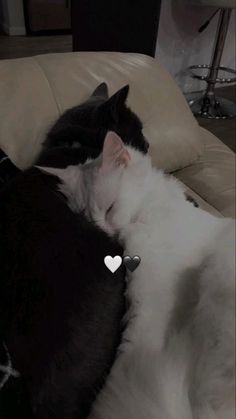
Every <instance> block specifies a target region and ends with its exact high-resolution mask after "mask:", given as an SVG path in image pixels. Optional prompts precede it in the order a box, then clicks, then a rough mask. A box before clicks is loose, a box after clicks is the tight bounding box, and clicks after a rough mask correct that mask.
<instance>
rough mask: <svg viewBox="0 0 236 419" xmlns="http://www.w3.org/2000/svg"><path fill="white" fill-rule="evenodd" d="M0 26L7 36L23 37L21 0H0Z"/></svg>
mask: <svg viewBox="0 0 236 419" xmlns="http://www.w3.org/2000/svg"><path fill="white" fill-rule="evenodd" d="M0 4H1V6H0V9H1V13H0V26H1V28H2V29H3V31H4V32H6V33H7V34H8V35H25V33H26V30H25V20H24V12H23V0H0Z"/></svg>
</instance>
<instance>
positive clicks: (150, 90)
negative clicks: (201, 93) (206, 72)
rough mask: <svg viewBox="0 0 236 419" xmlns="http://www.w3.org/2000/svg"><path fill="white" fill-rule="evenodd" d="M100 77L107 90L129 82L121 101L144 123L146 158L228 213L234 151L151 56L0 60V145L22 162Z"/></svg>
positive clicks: (232, 193) (231, 208)
mask: <svg viewBox="0 0 236 419" xmlns="http://www.w3.org/2000/svg"><path fill="white" fill-rule="evenodd" d="M102 81H106V82H107V84H108V86H109V91H110V94H111V93H113V92H114V91H116V90H117V89H119V88H120V87H122V86H123V85H125V84H127V83H128V84H130V95H129V99H128V104H129V105H130V106H131V108H132V109H133V110H134V111H135V112H137V114H138V115H139V116H140V117H141V119H142V121H143V124H144V131H145V135H146V136H147V138H148V139H149V141H150V143H151V147H150V153H151V156H152V160H153V164H154V165H155V166H157V167H160V168H163V169H165V170H166V171H168V172H172V173H173V174H174V176H176V177H177V178H178V179H180V180H181V181H182V182H183V183H184V184H185V185H186V187H187V188H189V189H190V190H191V194H192V195H193V196H194V197H195V198H196V199H197V200H198V202H199V203H200V205H201V206H202V207H203V208H205V209H206V210H209V211H211V212H213V213H215V214H218V215H224V216H231V217H234V216H235V154H234V153H233V152H232V151H231V150H229V149H228V148H227V147H226V146H225V145H224V144H223V143H222V142H221V141H220V140H219V139H217V138H216V137H215V136H214V135H212V134H211V133H209V132H208V131H206V130H204V129H202V128H200V127H199V126H198V123H197V122H196V120H195V119H194V117H193V116H192V114H191V112H190V110H189V108H188V105H187V103H186V101H185V99H184V97H183V95H182V93H181V92H180V90H179V88H178V87H177V85H176V83H175V82H174V80H173V79H172V78H171V77H170V75H169V74H168V73H167V71H166V70H164V69H163V68H162V67H161V65H160V64H159V63H158V62H156V61H154V60H153V59H152V58H150V57H146V56H143V55H139V54H121V53H103V52H102V53H100V52H98V53H92V52H87V53H66V54H48V55H41V56H36V57H32V58H23V59H16V60H3V61H0V147H1V148H2V149H3V150H4V151H5V152H6V153H8V155H9V156H10V157H11V158H12V160H13V161H14V162H15V163H16V164H17V165H18V166H19V167H20V168H22V169H24V168H27V167H29V166H30V165H31V164H32V163H33V162H34V159H35V157H36V156H37V155H38V153H39V151H40V148H41V144H42V141H43V139H44V137H45V133H46V131H47V129H48V127H49V126H50V124H52V122H54V121H55V120H56V118H58V116H59V115H60V114H61V113H62V112H63V111H64V110H65V109H67V108H69V107H71V106H73V105H76V104H78V103H80V102H82V101H83V100H85V99H86V98H87V97H88V96H89V95H90V93H91V92H92V90H93V89H94V88H95V87H96V86H97V85H98V84H99V83H100V82H102Z"/></svg>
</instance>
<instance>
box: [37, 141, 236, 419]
mask: <svg viewBox="0 0 236 419" xmlns="http://www.w3.org/2000/svg"><path fill="white" fill-rule="evenodd" d="M43 170H47V171H48V172H50V173H52V174H55V175H57V176H59V177H60V178H61V180H62V184H61V185H60V190H61V191H62V192H63V193H64V194H65V195H66V196H67V198H68V204H69V205H70V207H71V209H72V210H73V211H81V210H85V212H86V214H87V216H88V217H89V218H91V219H93V220H94V221H95V222H96V223H97V224H98V225H99V226H100V227H101V228H103V229H104V230H105V231H107V232H108V233H109V234H115V233H118V234H119V236H120V238H121V240H122V241H123V243H124V247H125V253H126V254H129V255H131V256H133V255H139V256H140V257H141V264H140V265H139V267H138V268H137V269H136V270H135V271H134V272H133V273H132V274H128V284H127V299H128V300H129V302H130V306H129V311H128V313H127V316H126V319H125V320H126V322H127V327H126V330H125V332H124V334H123V343H122V345H121V347H120V352H119V355H118V357H117V359H116V362H115V364H114V366H113V368H112V370H111V373H110V375H109V377H108V379H107V382H106V384H105V386H104V389H103V390H102V392H101V393H100V394H99V395H98V397H97V400H96V402H95V404H94V408H93V411H92V414H91V419H193V418H194V419H216V418H217V419H233V418H234V417H235V414H234V413H235V409H234V407H235V406H234V404H235V403H234V397H235V388H234V384H235V379H234V361H235V352H234V351H235V342H234V340H235V323H234V321H235V224H234V221H233V220H230V219H223V218H217V217H214V216H212V215H210V214H208V213H207V212H205V211H202V210H200V209H198V208H195V207H194V206H193V205H192V204H191V203H189V202H188V201H186V198H185V195H184V190H183V188H182V186H180V184H179V183H178V182H177V181H176V180H175V179H173V178H172V177H169V176H166V175H164V174H163V173H162V172H161V171H157V170H155V169H154V168H152V166H151V162H150V159H149V157H148V156H144V155H143V154H141V153H139V152H138V151H136V150H134V149H132V148H130V147H125V146H124V144H123V142H122V140H121V139H120V138H119V137H118V136H117V135H116V134H114V133H108V134H107V136H106V139H105V142H104V148H103V153H102V156H100V158H98V159H97V160H94V161H90V162H87V163H86V164H85V165H83V166H77V167H75V166H70V167H68V168H67V169H59V170H57V169H43Z"/></svg>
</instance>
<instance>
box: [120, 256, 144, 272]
mask: <svg viewBox="0 0 236 419" xmlns="http://www.w3.org/2000/svg"><path fill="white" fill-rule="evenodd" d="M123 262H124V265H125V266H126V268H127V269H129V271H130V272H134V271H135V269H137V267H138V265H139V264H140V262H141V259H140V257H139V256H133V257H132V258H131V257H130V256H124V257H123Z"/></svg>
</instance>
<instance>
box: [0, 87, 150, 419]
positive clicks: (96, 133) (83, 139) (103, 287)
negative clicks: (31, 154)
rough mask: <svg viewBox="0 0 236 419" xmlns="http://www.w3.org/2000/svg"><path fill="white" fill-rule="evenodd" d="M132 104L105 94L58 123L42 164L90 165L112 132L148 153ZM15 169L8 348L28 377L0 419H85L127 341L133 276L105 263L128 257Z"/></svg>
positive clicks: (2, 309) (45, 181)
mask: <svg viewBox="0 0 236 419" xmlns="http://www.w3.org/2000/svg"><path fill="white" fill-rule="evenodd" d="M127 95H128V86H125V87H124V88H122V89H121V90H120V91H118V92H116V93H115V94H114V95H113V96H112V97H110V98H108V93H107V87H106V85H105V84H102V85H101V86H100V87H99V88H98V89H96V91H95V92H94V94H93V95H92V97H91V98H90V99H89V100H88V101H87V102H86V103H85V104H82V105H80V106H78V107H75V108H73V109H71V110H69V111H67V112H66V113H65V114H64V115H62V116H61V118H60V119H59V121H57V122H56V123H55V125H54V126H53V127H52V128H51V130H50V132H49V134H48V139H47V141H46V143H45V146H44V150H43V152H42V154H41V156H40V158H39V159H38V163H40V164H51V165H55V166H60V165H61V166H67V165H68V163H72V164H75V163H79V162H80V163H83V162H84V161H85V160H86V159H87V158H88V157H95V156H97V155H98V154H99V153H100V152H101V150H102V146H103V141H104V137H105V135H106V132H107V131H108V130H109V129H111V128H112V129H114V130H115V131H117V133H120V134H121V135H122V136H123V138H124V139H125V141H126V142H127V144H132V145H134V146H135V147H136V148H137V149H139V150H140V151H141V152H146V150H147V147H148V144H147V141H146V140H145V138H144V136H143V133H142V124H141V122H140V121H139V119H138V117H137V116H136V115H135V114H134V113H132V111H131V110H130V109H128V108H127V106H126V104H125V101H126V98H127ZM71 146H73V147H74V148H71ZM4 157H5V156H4ZM4 161H5V160H4ZM8 163H9V164H10V162H8ZM8 169H9V170H12V169H13V168H12V167H10V166H8V167H4V173H3V174H4V179H5V180H4V182H3V184H2V186H1V195H0V241H1V242H0V269H1V271H0V275H1V276H0V341H1V342H4V347H5V345H6V347H7V349H8V351H9V354H10V356H11V361H12V365H13V368H14V369H16V370H17V371H18V372H19V373H20V377H18V378H14V377H13V376H11V377H10V379H9V381H8V382H7V383H6V384H5V385H4V387H3V388H2V389H1V391H0V417H1V419H10V418H11V419H12V418H15V417H18V416H20V415H21V414H22V415H23V416H24V419H29V418H34V419H49V418H50V419H52V418H55V419H59V418H60V419H74V418H76V419H80V418H85V417H86V416H87V415H88V412H89V410H90V407H91V404H92V402H93V400H94V398H95V397H96V394H97V392H98V391H99V390H100V389H101V387H102V385H103V383H104V380H105V377H106V376H107V374H108V372H109V370H110V368H111V366H112V364H113V362H114V358H115V355H116V350H117V347H118V345H119V343H120V339H121V329H122V324H121V320H122V317H123V315H124V312H125V299H124V290H125V272H124V270H123V269H122V268H120V270H119V271H118V272H117V273H116V274H115V276H113V275H112V274H111V273H109V271H108V270H107V269H106V267H105V266H104V263H103V259H104V257H105V256H106V255H107V254H111V255H116V254H120V255H122V254H123V248H122V246H121V245H120V243H119V241H118V240H117V239H115V238H111V237H110V236H109V235H108V234H107V233H106V232H104V231H102V229H101V228H99V227H98V226H96V225H95V224H94V223H93V222H91V221H88V219H87V218H86V217H85V215H84V214H83V212H81V213H80V214H74V213H73V212H72V211H71V210H70V209H69V208H68V205H67V202H66V201H65V199H64V197H63V195H62V194H61V193H58V190H57V189H58V188H57V184H58V179H57V178H56V177H55V178H52V177H49V176H47V175H45V174H42V173H41V172H40V171H39V170H37V169H36V168H32V169H29V170H27V171H25V172H22V173H20V172H19V173H15V172H14V173H13V176H12V177H11V176H7V174H6V170H8ZM11 173H12V172H11ZM11 173H10V171H9V174H11ZM10 177H11V179H10ZM6 180H7V182H5V181H6ZM5 358H6V354H5V355H4V356H3V359H0V365H1V363H2V364H4V363H5ZM3 367H4V365H3ZM0 378H1V376H0ZM3 379H4V377H3ZM22 388H26V390H27V391H26V393H27V400H29V405H30V409H28V410H27V408H25V404H26V403H25V400H26V396H25V394H26V393H25V392H24V391H22ZM23 406H24V407H23ZM30 410H31V411H30ZM26 411H27V413H26Z"/></svg>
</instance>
